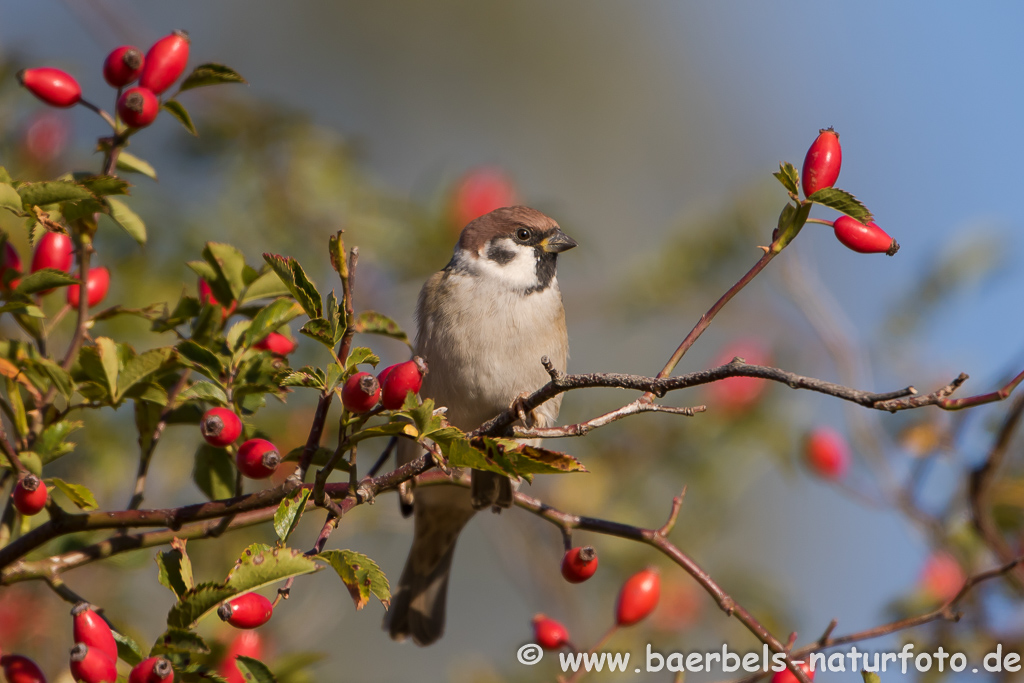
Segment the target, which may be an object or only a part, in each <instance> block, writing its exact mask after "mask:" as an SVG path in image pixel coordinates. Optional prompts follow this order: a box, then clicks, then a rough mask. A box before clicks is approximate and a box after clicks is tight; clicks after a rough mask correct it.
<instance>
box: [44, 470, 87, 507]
mask: <svg viewBox="0 0 1024 683" xmlns="http://www.w3.org/2000/svg"><path fill="white" fill-rule="evenodd" d="M48 481H50V482H51V483H52V484H53V485H54V486H56V487H57V488H58V489H59V490H60V492H61V493H63V494H64V495H65V496H67V497H68V499H69V500H70V501H71V502H72V503H74V504H75V506H77V507H78V508H79V509H82V510H95V509H96V508H97V507H99V506H98V505H97V504H96V496H94V495H92V491H90V490H89V489H87V488H86V487H84V486H82V485H81V484H72V483H70V482H67V481H64V480H63V479H58V478H57V477H50V478H49V479H48Z"/></svg>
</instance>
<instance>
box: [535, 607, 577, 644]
mask: <svg viewBox="0 0 1024 683" xmlns="http://www.w3.org/2000/svg"><path fill="white" fill-rule="evenodd" d="M533 640H534V641H535V642H536V643H537V644H538V645H540V646H541V647H542V648H544V649H545V650H558V649H560V648H562V647H565V646H566V645H568V644H569V631H567V630H566V628H565V626H562V624H560V623H559V622H557V621H555V620H554V619H551V618H549V617H546V616H544V615H543V614H538V615H536V616H534V617H533Z"/></svg>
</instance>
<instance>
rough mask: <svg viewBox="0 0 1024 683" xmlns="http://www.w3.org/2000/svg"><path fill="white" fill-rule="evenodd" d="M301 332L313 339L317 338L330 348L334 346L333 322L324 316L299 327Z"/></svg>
mask: <svg viewBox="0 0 1024 683" xmlns="http://www.w3.org/2000/svg"><path fill="white" fill-rule="evenodd" d="M299 334H304V335H306V336H307V337H309V338H311V339H316V340H317V341H318V342H320V343H321V344H323V345H324V346H326V347H327V348H329V349H332V348H334V332H333V331H332V330H331V323H329V322H327V321H326V320H324V319H323V318H313V319H311V320H309V321H308V322H307V323H306V324H305V325H303V326H302V327H300V328H299Z"/></svg>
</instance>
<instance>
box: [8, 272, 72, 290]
mask: <svg viewBox="0 0 1024 683" xmlns="http://www.w3.org/2000/svg"><path fill="white" fill-rule="evenodd" d="M74 284H78V278H75V277H72V276H70V275H68V274H67V273H65V272H64V271H63V270H57V269H56V268H43V269H42V270H37V271H36V272H34V273H32V274H31V275H26V276H25V277H23V278H22V279H21V282H19V283H18V286H17V287H16V288H15V289H14V291H15V292H17V293H18V294H35V293H36V292H42V291H45V290H48V289H54V288H55V287H65V286H67V285H74Z"/></svg>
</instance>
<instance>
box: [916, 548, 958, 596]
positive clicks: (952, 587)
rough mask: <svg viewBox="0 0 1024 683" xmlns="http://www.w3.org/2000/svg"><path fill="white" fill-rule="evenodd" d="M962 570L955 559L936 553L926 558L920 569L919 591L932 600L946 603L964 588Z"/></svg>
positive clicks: (945, 554) (945, 553)
mask: <svg viewBox="0 0 1024 683" xmlns="http://www.w3.org/2000/svg"><path fill="white" fill-rule="evenodd" d="M966 580H967V577H966V576H964V570H963V569H962V568H961V567H960V563H959V562H958V561H957V559H956V558H955V557H953V556H952V555H950V554H949V553H947V552H937V553H934V554H932V555H931V556H929V557H928V559H927V560H926V561H925V563H924V567H923V568H922V569H921V576H920V579H919V582H920V585H921V589H922V590H923V591H924V593H925V595H927V596H928V597H929V598H931V599H932V600H937V601H940V602H948V601H949V600H952V599H953V598H954V597H956V594H957V593H959V592H960V589H961V588H963V587H964V581H966Z"/></svg>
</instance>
